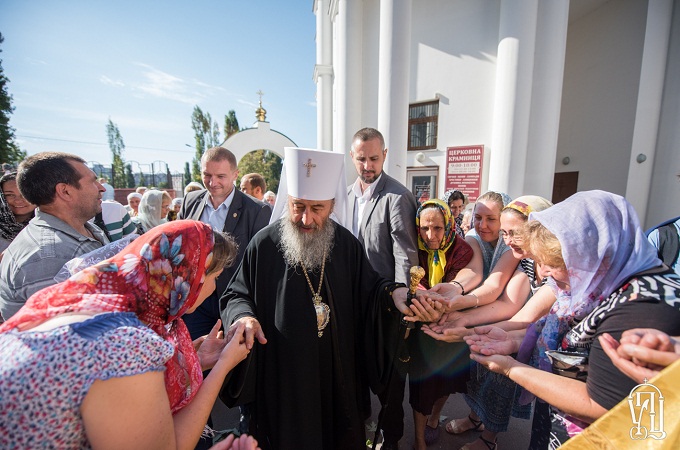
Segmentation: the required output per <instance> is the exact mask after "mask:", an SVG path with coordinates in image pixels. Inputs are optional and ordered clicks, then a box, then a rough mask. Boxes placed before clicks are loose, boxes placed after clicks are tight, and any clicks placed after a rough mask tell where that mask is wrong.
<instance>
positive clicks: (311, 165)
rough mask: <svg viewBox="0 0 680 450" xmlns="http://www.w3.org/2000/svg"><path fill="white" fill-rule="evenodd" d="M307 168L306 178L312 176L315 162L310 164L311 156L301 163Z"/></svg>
mask: <svg viewBox="0 0 680 450" xmlns="http://www.w3.org/2000/svg"><path fill="white" fill-rule="evenodd" d="M302 165H303V166H305V167H306V168H307V178H309V177H311V176H312V169H313V168H314V167H316V164H312V158H309V159H308V160H307V162H306V163H303V164H302Z"/></svg>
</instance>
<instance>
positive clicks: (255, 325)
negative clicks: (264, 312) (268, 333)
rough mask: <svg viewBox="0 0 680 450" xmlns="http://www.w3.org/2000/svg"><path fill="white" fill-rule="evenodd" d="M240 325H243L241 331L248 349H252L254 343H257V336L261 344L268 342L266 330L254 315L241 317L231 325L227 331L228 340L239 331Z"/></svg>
mask: <svg viewBox="0 0 680 450" xmlns="http://www.w3.org/2000/svg"><path fill="white" fill-rule="evenodd" d="M239 325H243V329H242V331H241V333H242V334H243V337H244V339H245V344H246V347H247V348H248V350H251V349H252V348H253V344H254V343H255V339H256V338H257V341H258V342H259V343H260V344H266V343H267V338H265V337H264V331H262V326H261V325H260V322H258V320H257V319H256V318H254V317H241V318H240V319H238V320H237V321H235V322H234V323H232V324H231V326H230V327H229V330H228V331H227V340H228V341H230V340H231V339H232V337H233V335H234V334H235V333H237V329H238V328H239Z"/></svg>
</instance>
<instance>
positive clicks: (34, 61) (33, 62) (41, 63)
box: [25, 56, 47, 66]
mask: <svg viewBox="0 0 680 450" xmlns="http://www.w3.org/2000/svg"><path fill="white" fill-rule="evenodd" d="M25 59H26V62H28V63H29V64H31V65H33V66H46V65H47V63H46V62H45V61H43V60H41V59H35V58H31V57H28V56H27V57H26V58H25Z"/></svg>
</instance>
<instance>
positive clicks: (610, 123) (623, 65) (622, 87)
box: [555, 0, 647, 195]
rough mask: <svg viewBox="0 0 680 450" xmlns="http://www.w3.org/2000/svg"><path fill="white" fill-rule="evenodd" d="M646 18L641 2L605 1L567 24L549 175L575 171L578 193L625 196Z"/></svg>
mask: <svg viewBox="0 0 680 450" xmlns="http://www.w3.org/2000/svg"><path fill="white" fill-rule="evenodd" d="M646 17H647V2H646V1H637V0H636V1H631V0H625V1H610V2H607V3H605V4H604V5H603V6H602V7H600V8H599V9H596V10H595V11H593V12H592V13H590V14H588V15H586V16H584V17H582V18H580V19H578V20H576V21H574V22H573V23H570V24H569V29H568V34H567V54H566V58H565V73H564V87H563V91H562V109H561V115H560V130H559V138H558V145H557V158H556V164H555V171H556V172H572V171H578V172H579V180H578V190H579V191H583V190H590V189H604V190H607V191H610V192H614V193H617V194H620V195H624V194H625V191H626V180H627V176H628V161H629V157H630V151H631V143H632V137H633V127H634V120H635V111H636V106H637V92H638V85H639V81H640V64H641V60H642V47H643V44H644V33H645V21H646ZM565 156H568V157H569V158H570V159H571V163H570V164H569V165H568V166H564V165H563V164H562V162H561V161H562V159H563V158H564V157H565Z"/></svg>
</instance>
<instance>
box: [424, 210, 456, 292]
mask: <svg viewBox="0 0 680 450" xmlns="http://www.w3.org/2000/svg"><path fill="white" fill-rule="evenodd" d="M433 205H434V206H435V207H436V208H437V209H439V211H441V213H442V215H443V216H444V238H443V239H442V242H441V244H439V248H438V249H436V250H431V249H429V248H427V245H426V244H425V241H423V238H422V237H421V236H420V213H421V212H422V211H423V210H424V209H426V208H432V206H433ZM416 232H417V233H418V248H419V249H420V250H425V251H426V252H427V268H428V271H427V273H428V275H429V282H430V287H432V286H434V285H435V284H437V283H440V282H441V281H442V279H443V278H444V274H445V269H446V251H447V250H448V249H449V248H450V247H451V245H452V244H453V242H454V240H455V239H456V227H455V225H454V222H453V217H452V216H451V209H450V208H449V205H447V204H446V203H444V202H443V201H441V200H439V199H431V200H427V201H425V202H423V204H422V205H420V208H418V212H417V213H416Z"/></svg>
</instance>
